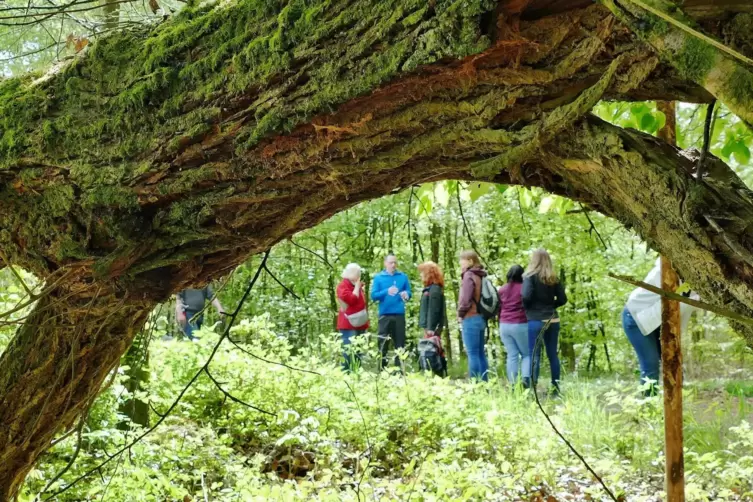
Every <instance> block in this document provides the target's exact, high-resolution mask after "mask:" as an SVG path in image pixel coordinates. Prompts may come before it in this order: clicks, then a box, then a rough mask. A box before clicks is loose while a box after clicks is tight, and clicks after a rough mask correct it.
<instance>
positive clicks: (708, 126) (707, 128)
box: [695, 99, 716, 181]
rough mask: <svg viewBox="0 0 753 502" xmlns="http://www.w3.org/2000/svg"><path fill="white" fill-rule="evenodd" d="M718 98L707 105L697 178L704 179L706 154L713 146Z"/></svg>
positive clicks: (696, 170) (696, 171)
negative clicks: (712, 134)
mask: <svg viewBox="0 0 753 502" xmlns="http://www.w3.org/2000/svg"><path fill="white" fill-rule="evenodd" d="M715 104H716V99H712V100H711V103H709V105H708V107H706V121H705V122H704V124H703V146H702V147H701V156H700V157H699V158H698V165H697V166H696V169H695V176H696V180H698V181H702V179H703V175H704V169H703V168H704V163H705V162H706V156H707V155H708V154H709V147H710V146H711V133H712V131H713V128H714V125H713V124H714V115H715V111H714V105H715Z"/></svg>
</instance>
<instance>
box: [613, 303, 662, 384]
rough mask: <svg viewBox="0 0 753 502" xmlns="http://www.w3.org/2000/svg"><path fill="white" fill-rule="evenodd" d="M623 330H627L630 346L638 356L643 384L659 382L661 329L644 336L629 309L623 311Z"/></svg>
mask: <svg viewBox="0 0 753 502" xmlns="http://www.w3.org/2000/svg"><path fill="white" fill-rule="evenodd" d="M622 329H624V330H625V334H626V335H627V338H628V340H629V341H630V344H631V345H632V346H633V349H635V354H636V355H637V356H638V364H639V365H640V368H641V382H644V383H645V382H646V381H647V380H654V381H656V382H658V381H659V363H660V362H661V338H660V336H659V333H660V332H661V327H659V328H656V329H655V330H654V331H652V332H651V333H649V334H648V335H645V336H644V335H643V333H641V330H640V328H638V324H637V323H636V322H635V319H633V316H632V315H631V314H630V312H629V311H628V309H627V308H626V309H623V311H622Z"/></svg>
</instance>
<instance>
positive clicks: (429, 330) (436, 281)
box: [418, 261, 447, 376]
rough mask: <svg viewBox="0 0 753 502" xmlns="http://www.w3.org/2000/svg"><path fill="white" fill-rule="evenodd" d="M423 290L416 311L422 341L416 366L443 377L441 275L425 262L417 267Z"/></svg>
mask: <svg viewBox="0 0 753 502" xmlns="http://www.w3.org/2000/svg"><path fill="white" fill-rule="evenodd" d="M418 272H419V274H420V275H421V282H422V283H423V285H424V289H423V291H422V292H421V306H420V309H419V311H418V326H419V327H421V328H423V330H424V338H423V339H422V340H420V341H419V342H418V365H419V367H420V368H421V369H422V370H424V371H432V372H433V373H434V374H435V375H439V376H444V375H446V373H447V359H446V358H445V357H444V351H443V350H442V336H441V334H442V328H443V327H444V325H445V298H444V275H443V274H442V269H440V268H439V265H437V264H436V263H434V262H433V261H427V262H425V263H422V264H421V265H419V266H418Z"/></svg>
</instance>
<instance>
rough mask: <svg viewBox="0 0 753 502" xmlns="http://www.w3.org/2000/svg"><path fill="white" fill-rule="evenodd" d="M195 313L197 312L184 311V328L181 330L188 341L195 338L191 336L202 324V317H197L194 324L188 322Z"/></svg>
mask: <svg viewBox="0 0 753 502" xmlns="http://www.w3.org/2000/svg"><path fill="white" fill-rule="evenodd" d="M197 312H198V310H186V326H185V327H184V328H183V333H185V335H186V337H187V338H188V339H189V340H193V339H194V338H196V337H195V336H193V332H194V331H197V330H199V329H201V324H202V323H203V322H204V316H203V315H201V316H199V317H197V318H196V320H195V321H194V322H189V321H190V320H191V318H192V317H193V316H195V315H196V313H197Z"/></svg>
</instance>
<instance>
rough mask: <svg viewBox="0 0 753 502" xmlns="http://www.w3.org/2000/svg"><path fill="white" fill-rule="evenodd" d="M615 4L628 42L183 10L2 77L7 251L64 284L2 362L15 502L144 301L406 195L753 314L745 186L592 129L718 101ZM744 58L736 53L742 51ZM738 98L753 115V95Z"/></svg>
mask: <svg viewBox="0 0 753 502" xmlns="http://www.w3.org/2000/svg"><path fill="white" fill-rule="evenodd" d="M644 1H645V0H644ZM651 3H652V4H653V3H655V2H651ZM688 3H689V5H688V9H687V12H685V13H684V14H682V16H695V17H696V18H697V19H698V20H699V22H700V23H705V24H703V26H707V25H708V26H710V28H701V27H698V26H696V29H698V30H706V32H707V33H709V34H711V35H715V34H717V35H718V34H720V33H728V32H729V30H732V27H735V26H737V25H743V26H744V27H746V26H747V28H752V27H753V23H750V22H749V21H747V20H748V19H749V16H751V12H753V8H751V7H750V6H747V5H743V4H742V3H740V2H738V3H735V2H728V3H726V4H725V3H723V4H722V5H720V3H719V2H710V1H708V2H705V3H704V2H702V1H700V0H695V1H694V2H688ZM709 5H711V6H712V7H713V8H712V7H709ZM609 7H610V9H612V11H614V12H616V13H617V16H618V17H619V18H620V19H622V21H623V22H624V23H627V25H626V24H621V23H620V21H618V20H617V18H615V17H614V15H613V14H612V12H610V10H609V9H607V8H604V7H600V6H595V5H594V6H592V5H590V2H584V1H580V0H564V1H554V0H535V1H532V2H525V1H522V2H521V1H513V0H509V1H502V2H499V3H497V2H493V1H490V0H466V1H457V2H452V1H436V2H428V3H427V2H425V1H418V0H416V1H404V2H401V1H396V0H395V1H383V2H377V1H369V0H341V1H339V2H303V1H291V2H283V1H278V2H267V1H257V0H245V1H239V2H236V3H230V4H227V5H220V6H203V7H187V8H186V9H185V10H184V11H183V12H182V13H181V14H180V15H178V16H176V18H175V19H172V20H169V21H167V22H165V23H164V24H162V25H161V26H159V27H157V28H156V29H150V30H148V29H145V28H144V29H132V30H129V31H122V32H119V33H116V34H113V35H111V36H108V37H107V38H104V39H103V40H101V41H99V42H98V43H96V44H93V45H92V46H91V47H90V48H88V49H87V51H85V52H84V53H83V54H82V55H81V56H80V57H77V58H75V59H74V60H72V61H69V62H67V63H66V64H64V65H62V66H61V67H59V68H56V69H55V70H53V71H51V72H50V73H48V74H47V75H34V76H28V77H23V78H15V79H10V80H6V81H3V82H1V83H0V117H2V118H0V190H1V191H2V197H1V198H0V218H1V219H2V228H1V229H0V248H2V250H3V253H4V254H5V256H7V257H8V259H9V261H10V262H12V263H14V264H17V265H19V266H22V267H24V268H26V269H28V270H30V271H32V272H34V273H35V274H37V276H39V277H41V278H42V279H44V280H45V281H47V283H48V284H49V283H54V284H55V287H54V288H51V289H52V290H51V291H50V292H49V293H48V294H46V295H45V296H43V297H42V298H41V299H39V301H38V302H37V304H36V306H35V310H34V312H33V313H32V314H31V315H30V316H29V318H28V319H27V322H26V324H25V325H24V326H23V327H22V328H21V329H20V330H19V331H18V333H17V335H16V337H15V339H14V340H13V342H12V343H11V345H10V346H9V347H8V348H7V349H6V351H5V352H4V353H3V355H2V358H0V368H1V370H0V500H5V499H7V498H9V497H11V496H12V495H13V494H15V493H16V492H17V490H18V488H19V486H20V484H21V483H22V482H23V479H24V476H25V475H26V473H27V472H28V471H29V469H30V468H31V466H32V465H33V463H34V462H35V461H36V459H37V458H38V457H39V455H40V454H41V453H42V452H43V451H44V450H45V449H46V448H47V447H48V446H49V444H50V441H51V440H52V438H53V437H54V435H55V434H56V433H58V432H60V431H61V430H62V429H64V428H68V427H71V426H72V424H73V422H74V420H75V417H76V416H77V415H78V414H80V413H81V412H82V411H83V410H85V409H86V407H87V406H88V404H89V403H90V402H91V400H92V399H93V398H94V397H95V396H96V393H97V391H98V389H99V387H100V385H101V383H102V382H103V380H104V379H105V377H106V376H107V374H108V372H109V371H110V370H111V369H112V368H113V367H114V366H115V365H116V364H117V362H118V360H119V358H120V356H121V355H122V354H123V353H124V352H125V350H126V349H127V348H128V346H129V345H130V343H131V342H132V340H133V337H134V335H135V333H136V332H137V331H138V330H139V329H140V328H141V325H142V324H143V322H144V320H145V318H146V315H147V313H148V311H149V310H150V309H151V308H152V307H153V306H154V305H156V304H157V303H158V302H161V301H164V300H165V299H166V298H167V297H168V296H169V295H170V294H172V293H174V292H176V291H178V290H181V289H183V288H185V287H187V286H190V285H198V284H203V283H205V282H206V281H208V280H210V279H211V278H214V277H218V276H220V275H222V274H224V273H227V272H228V271H230V270H232V269H233V268H234V267H235V266H236V265H237V264H239V263H240V262H242V261H243V260H245V259H246V258H247V257H248V256H249V255H252V254H254V253H258V252H261V251H264V250H266V249H268V248H269V247H271V246H272V245H273V244H274V243H276V242H278V241H280V240H281V239H284V238H286V237H288V236H290V235H292V234H293V233H295V232H297V231H299V230H301V229H304V228H307V227H310V226H313V225H315V224H316V223H318V222H320V221H322V220H323V219H325V218H327V217H329V216H331V215H332V214H335V213H336V212H338V211H341V210H343V209H345V208H347V207H350V206H352V205H354V204H356V203H358V202H360V201H363V200H367V199H371V198H375V197H379V196H382V195H385V194H388V193H390V192H392V191H394V190H397V189H400V188H404V187H407V186H410V185H413V184H415V183H421V182H427V181H432V180H440V179H449V178H454V179H484V180H493V181H497V182H501V183H518V184H524V185H528V186H541V187H543V188H545V189H547V190H550V191H552V192H554V193H558V194H562V195H565V196H568V197H571V198H573V199H575V200H578V201H581V202H583V203H585V204H588V205H589V206H591V207H593V208H595V209H598V210H599V211H602V212H603V213H605V214H608V215H610V216H612V217H614V218H616V219H618V220H619V221H621V222H623V223H624V224H625V225H627V226H629V227H632V228H634V229H635V230H636V231H637V232H638V233H639V234H640V235H641V236H642V237H643V238H644V239H646V240H647V241H648V242H649V243H650V244H651V245H652V247H654V248H655V249H657V250H659V251H661V252H662V253H663V254H664V255H666V256H668V257H669V258H670V259H671V261H672V263H673V264H674V265H675V267H676V268H677V270H678V272H679V273H680V274H681V275H682V277H683V278H684V279H685V280H687V281H690V282H691V283H692V284H693V285H694V286H695V287H696V288H697V289H698V290H699V291H700V292H701V293H702V294H703V296H704V299H705V300H707V301H709V302H711V303H716V304H719V305H724V306H725V307H727V308H729V309H732V310H734V311H736V312H738V313H740V314H743V315H751V314H753V268H752V267H753V255H751V254H750V253H749V252H748V251H747V250H748V249H749V248H750V242H749V240H750V239H751V235H750V231H749V227H750V225H751V223H753V197H752V196H751V193H750V192H749V191H748V190H747V188H745V186H744V185H743V183H742V182H741V181H740V180H739V179H738V178H737V177H736V176H735V174H734V173H733V172H732V171H731V170H730V169H729V168H728V167H727V166H726V165H724V164H723V163H721V162H720V161H718V160H716V159H714V160H713V161H712V162H711V163H710V165H709V166H708V168H707V169H706V170H707V174H706V176H705V177H704V178H703V179H700V180H699V179H695V178H694V176H693V172H694V166H695V161H694V160H693V159H690V158H688V157H687V156H686V155H684V154H682V153H681V152H679V151H677V150H676V149H675V148H673V147H670V146H667V145H666V144H663V143H662V142H660V141H658V140H656V139H654V138H652V137H650V136H647V135H645V134H641V133H638V132H635V131H630V130H624V129H620V128H617V127H614V126H611V125H609V124H606V123H604V122H602V121H600V120H598V119H596V118H594V117H592V116H589V115H588V112H589V110H590V109H591V107H592V106H593V105H594V104H595V103H596V102H597V101H599V100H600V99H621V100H649V99H660V100H683V101H691V102H708V101H710V100H711V99H712V94H724V93H723V92H721V91H719V89H722V90H724V92H727V93H728V86H725V85H723V84H719V83H718V79H716V80H714V79H710V78H709V76H708V75H709V72H710V71H712V69H713V68H715V67H716V66H712V67H710V66H709V65H708V63H704V65H705V66H702V67H703V68H704V69H705V72H703V71H698V70H697V68H695V67H691V70H693V71H688V68H689V67H688V65H687V64H684V65H683V62H685V63H687V61H694V59H693V57H694V55H695V54H696V53H695V52H693V51H697V50H699V46H698V45H697V44H696V42H694V41H688V40H690V39H682V40H684V42H683V43H686V44H687V47H685V46H684V45H683V46H681V48H680V49H678V48H677V47H676V45H672V44H667V43H664V44H661V43H659V41H660V39H661V37H662V36H665V35H667V33H668V30H674V29H676V28H674V27H673V26H674V25H671V26H670V27H663V25H661V24H660V23H659V22H658V21H655V20H654V21H653V24H651V23H649V24H648V27H646V24H645V23H647V22H649V21H651V20H652V19H654V18H653V17H651V16H653V14H651V13H649V12H643V13H642V14H640V15H638V14H639V13H638V11H637V10H636V9H638V7H635V6H632V5H631V6H630V7H629V8H627V7H625V6H624V5H621V4H617V3H616V2H611V3H610V4H609ZM659 7H661V8H665V6H659ZM662 12H663V11H662ZM673 15H674V16H677V17H678V18H679V16H680V14H679V13H678V12H677V11H675V12H674V13H673ZM682 19H686V18H685V17H682ZM646 20H648V21H646ZM633 24H635V26H636V28H633V29H634V30H636V31H638V30H640V31H641V37H640V38H639V37H637V36H635V34H634V33H633V32H631V30H630V29H628V27H627V26H631V27H632V25H633ZM670 24H671V23H670ZM652 26H653V27H656V26H659V28H658V35H655V36H654V35H652V33H656V30H655V31H654V32H652V31H651V29H650V28H651V27H652ZM710 30H717V32H713V31H710ZM751 32H753V30H749V31H748V33H751ZM735 33H744V30H742V31H740V30H738V31H736V32H735ZM667 36H668V35H667ZM644 40H648V41H649V42H650V43H651V45H652V46H653V47H652V46H650V45H648V44H647V43H646V42H644ZM662 40H663V39H662ZM740 40H742V41H740ZM746 41H749V39H748V38H745V37H743V38H742V39H740V38H739V37H738V38H736V39H734V40H733V42H734V43H733V44H732V45H733V46H734V47H735V50H736V51H738V52H740V53H741V54H746V53H748V52H749V49H750V45H746V43H747V42H746ZM682 47H685V48H684V49H683V48H682ZM700 48H701V49H702V50H703V51H707V49H706V46H705V45H702V46H700ZM683 50H686V51H689V52H687V53H686V52H683ZM714 51H715V52H714V53H713V57H712V56H708V54H710V52H708V51H707V52H706V53H704V54H707V56H708V57H707V59H704V61H707V62H708V61H709V60H712V61H713V62H714V64H715V65H719V64H721V65H722V67H724V68H731V67H732V66H729V65H734V69H735V71H736V72H740V73H738V77H739V78H740V79H741V80H739V82H743V84H744V83H745V82H746V80H745V78H747V77H746V73H745V72H746V71H750V68H747V67H746V66H744V65H742V64H741V63H739V61H737V60H734V58H732V59H725V58H727V57H728V56H725V55H724V54H720V53H719V52H718V51H720V49H717V48H714ZM683 54H685V56H682V55H683ZM730 57H732V56H730ZM720 58H721V59H720ZM678 61H680V63H679V64H678ZM725 65H727V66H725ZM693 68H695V70H694V69H693ZM712 80H713V82H714V83H713V85H712V84H711V83H710V82H712ZM703 86H706V88H704V87H703ZM709 91H710V92H709ZM728 94H729V93H728ZM725 96H726V95H724V96H717V97H720V99H721V100H722V101H724V99H725ZM735 96H736V97H735V99H734V100H732V101H734V103H731V104H730V106H731V107H732V109H733V110H735V111H736V112H737V113H738V114H739V115H740V116H741V117H743V118H745V117H746V116H747V115H746V113H748V112H750V109H749V105H748V103H750V99H753V87H751V89H750V90H747V88H746V87H744V86H743V87H742V91H740V90H739V89H738V90H736V93H735ZM746 96H747V98H746ZM746 110H747V111H746ZM61 277H62V278H63V279H62V280H60V278H61ZM56 281H57V282H56ZM738 328H739V330H740V332H741V333H742V334H743V336H745V337H746V340H747V341H748V343H749V345H751V346H753V332H752V331H750V330H749V328H746V327H743V326H739V327H738Z"/></svg>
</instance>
